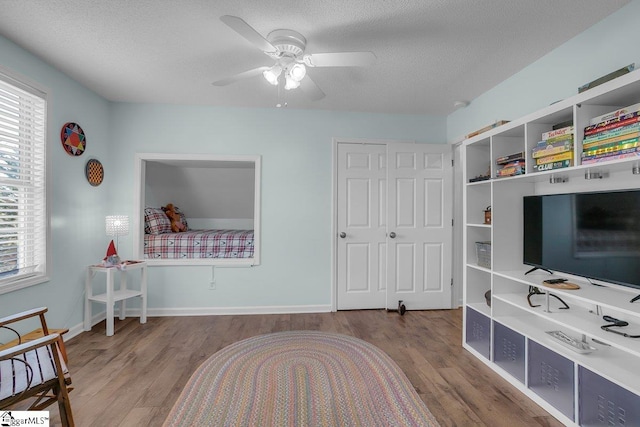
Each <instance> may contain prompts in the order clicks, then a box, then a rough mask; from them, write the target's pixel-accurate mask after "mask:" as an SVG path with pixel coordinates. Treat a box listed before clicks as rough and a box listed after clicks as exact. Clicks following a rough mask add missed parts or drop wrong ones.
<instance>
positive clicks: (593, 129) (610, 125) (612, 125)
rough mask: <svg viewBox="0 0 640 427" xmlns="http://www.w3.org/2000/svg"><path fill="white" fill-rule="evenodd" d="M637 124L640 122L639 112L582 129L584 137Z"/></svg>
mask: <svg viewBox="0 0 640 427" xmlns="http://www.w3.org/2000/svg"><path fill="white" fill-rule="evenodd" d="M638 122H640V111H636V112H635V113H629V114H625V115H624V116H620V117H616V118H615V119H610V120H606V121H604V122H600V123H598V124H595V125H589V126H587V127H585V128H584V136H589V135H593V134H596V133H598V132H604V131H607V130H611V129H617V128H621V127H623V126H627V125H631V124H634V123H638Z"/></svg>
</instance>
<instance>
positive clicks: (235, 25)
mask: <svg viewBox="0 0 640 427" xmlns="http://www.w3.org/2000/svg"><path fill="white" fill-rule="evenodd" d="M220 20H221V21H222V22H224V23H225V24H227V25H228V26H229V27H230V28H231V29H232V30H234V31H235V32H236V33H238V34H240V35H241V36H242V37H244V38H245V39H247V40H248V41H249V42H251V44H253V45H254V46H256V47H257V48H258V49H260V50H262V51H263V52H271V53H273V52H275V51H276V48H275V47H274V46H273V45H272V44H271V43H269V41H268V40H267V39H265V38H264V37H262V36H261V35H260V33H258V32H257V31H256V30H254V29H253V27H252V26H251V25H249V24H247V23H246V22H244V21H243V20H242V19H240V18H238V17H237V16H231V15H223V16H221V17H220Z"/></svg>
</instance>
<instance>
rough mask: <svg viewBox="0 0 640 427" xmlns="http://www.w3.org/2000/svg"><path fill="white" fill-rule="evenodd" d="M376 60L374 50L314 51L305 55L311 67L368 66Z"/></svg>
mask: <svg viewBox="0 0 640 427" xmlns="http://www.w3.org/2000/svg"><path fill="white" fill-rule="evenodd" d="M375 62H376V56H375V55H374V54H373V52H334V53H313V54H310V55H305V56H304V63H305V64H307V65H308V66H310V67H367V66H369V65H373V64H375Z"/></svg>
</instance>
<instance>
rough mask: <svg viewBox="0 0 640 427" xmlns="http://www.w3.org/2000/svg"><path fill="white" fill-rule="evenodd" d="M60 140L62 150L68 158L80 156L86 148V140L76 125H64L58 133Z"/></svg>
mask: <svg viewBox="0 0 640 427" xmlns="http://www.w3.org/2000/svg"><path fill="white" fill-rule="evenodd" d="M60 140H61V141H62V148H64V150H65V151H66V152H67V154H69V155H70V156H80V155H82V153H84V150H86V148H87V138H86V136H85V134H84V131H83V130H82V128H81V127H80V125H79V124H77V123H71V122H69V123H65V125H64V126H62V130H61V131H60Z"/></svg>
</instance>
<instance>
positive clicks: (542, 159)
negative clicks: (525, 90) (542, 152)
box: [536, 151, 573, 165]
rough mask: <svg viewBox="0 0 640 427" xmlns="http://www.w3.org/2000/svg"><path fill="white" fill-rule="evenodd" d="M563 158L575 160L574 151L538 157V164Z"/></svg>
mask: <svg viewBox="0 0 640 427" xmlns="http://www.w3.org/2000/svg"><path fill="white" fill-rule="evenodd" d="M561 160H573V151H567V152H566V153H560V154H554V155H553V156H544V157H540V158H537V159H536V165H544V164H546V163H554V162H559V161H561Z"/></svg>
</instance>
